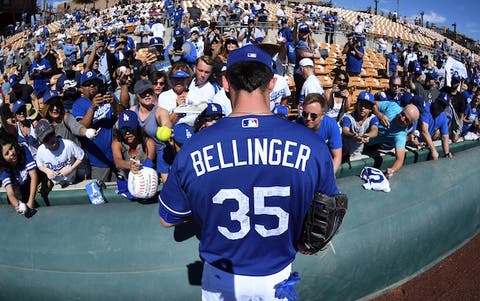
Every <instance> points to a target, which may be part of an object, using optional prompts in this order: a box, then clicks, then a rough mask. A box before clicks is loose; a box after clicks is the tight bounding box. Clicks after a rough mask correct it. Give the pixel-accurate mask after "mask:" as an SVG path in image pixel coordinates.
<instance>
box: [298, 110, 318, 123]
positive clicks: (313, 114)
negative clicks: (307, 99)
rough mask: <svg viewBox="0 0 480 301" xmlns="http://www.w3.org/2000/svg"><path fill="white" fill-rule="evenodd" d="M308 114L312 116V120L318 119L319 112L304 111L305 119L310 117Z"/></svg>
mask: <svg viewBox="0 0 480 301" xmlns="http://www.w3.org/2000/svg"><path fill="white" fill-rule="evenodd" d="M308 116H310V119H311V120H312V121H315V119H317V117H318V114H317V113H307V112H302V117H303V119H308Z"/></svg>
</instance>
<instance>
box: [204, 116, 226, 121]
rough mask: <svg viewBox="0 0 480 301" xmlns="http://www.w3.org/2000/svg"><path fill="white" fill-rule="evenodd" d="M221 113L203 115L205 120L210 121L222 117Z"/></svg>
mask: <svg viewBox="0 0 480 301" xmlns="http://www.w3.org/2000/svg"><path fill="white" fill-rule="evenodd" d="M222 118H223V116H222V115H210V116H205V121H206V122H211V121H217V120H220V119H222Z"/></svg>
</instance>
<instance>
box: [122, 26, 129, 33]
mask: <svg viewBox="0 0 480 301" xmlns="http://www.w3.org/2000/svg"><path fill="white" fill-rule="evenodd" d="M127 32H128V30H127V28H125V27H122V28H120V33H127Z"/></svg>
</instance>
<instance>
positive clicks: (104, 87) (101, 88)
mask: <svg viewBox="0 0 480 301" xmlns="http://www.w3.org/2000/svg"><path fill="white" fill-rule="evenodd" d="M107 92H108V86H107V84H106V83H105V82H103V81H102V82H101V83H100V84H99V85H98V94H101V95H105V94H107Z"/></svg>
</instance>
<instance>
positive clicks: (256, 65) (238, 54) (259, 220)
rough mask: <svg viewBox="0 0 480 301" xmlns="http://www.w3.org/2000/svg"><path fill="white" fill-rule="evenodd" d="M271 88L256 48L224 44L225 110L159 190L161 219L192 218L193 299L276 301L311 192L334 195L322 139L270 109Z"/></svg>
mask: <svg viewBox="0 0 480 301" xmlns="http://www.w3.org/2000/svg"><path fill="white" fill-rule="evenodd" d="M274 86H275V79H274V77H273V71H272V59H271V57H270V56H269V55H268V54H267V53H266V52H264V51H263V50H261V49H260V48H258V47H257V46H255V45H247V46H245V47H242V48H240V49H237V50H235V51H233V52H231V53H230V54H229V56H228V61H227V73H226V77H225V80H224V88H225V90H226V91H227V92H229V93H230V96H231V101H232V107H233V111H232V113H231V114H230V115H229V116H228V117H225V118H223V119H220V120H218V121H217V123H216V124H215V125H213V126H211V127H208V128H205V129H203V130H202V131H200V132H199V133H198V134H196V135H195V136H194V137H192V139H191V140H190V141H189V142H188V143H186V144H184V145H183V147H182V149H181V150H180V152H179V153H178V155H177V157H176V158H175V161H174V163H173V165H172V169H171V172H170V175H169V177H168V180H167V182H166V183H165V186H164V187H163V189H162V191H161V194H160V197H159V215H160V221H161V223H162V225H163V226H165V227H170V226H173V225H176V224H179V223H183V222H185V221H187V220H189V219H191V218H193V219H194V220H195V221H196V222H197V223H198V224H199V225H201V230H202V232H201V240H200V248H199V250H200V256H201V258H202V259H203V260H204V270H203V276H202V298H203V300H240V299H241V300H283V299H279V298H276V296H275V294H276V289H275V285H276V284H279V283H281V282H283V281H284V280H286V279H287V278H289V275H290V273H291V265H292V262H293V260H294V259H295V255H296V252H297V242H298V240H299V237H300V234H301V232H302V223H303V220H304V217H305V215H306V212H307V210H308V208H309V205H310V203H311V202H312V199H313V197H314V195H315V193H316V192H322V193H324V194H325V195H328V196H333V195H336V194H338V193H339V192H338V188H337V185H336V182H335V177H334V174H333V164H332V160H331V157H330V153H329V151H328V148H327V147H326V145H325V143H324V142H323V141H322V140H321V139H318V136H317V135H316V134H315V133H314V132H312V131H310V130H309V129H307V128H305V127H302V126H300V125H298V124H295V123H292V122H290V121H288V120H285V119H283V118H279V117H277V116H275V115H273V114H272V113H271V111H270V103H269V101H270V100H269V94H270V92H271V91H272V89H273V87H274ZM292 274H293V273H292ZM277 287H278V286H277ZM277 293H278V292H277ZM277 296H278V295H277ZM280 298H281V297H280Z"/></svg>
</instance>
